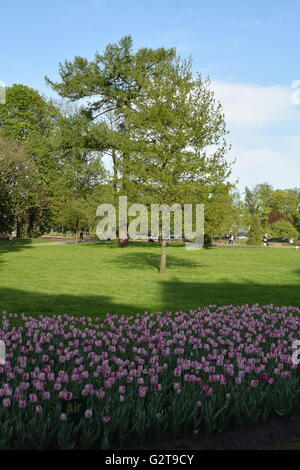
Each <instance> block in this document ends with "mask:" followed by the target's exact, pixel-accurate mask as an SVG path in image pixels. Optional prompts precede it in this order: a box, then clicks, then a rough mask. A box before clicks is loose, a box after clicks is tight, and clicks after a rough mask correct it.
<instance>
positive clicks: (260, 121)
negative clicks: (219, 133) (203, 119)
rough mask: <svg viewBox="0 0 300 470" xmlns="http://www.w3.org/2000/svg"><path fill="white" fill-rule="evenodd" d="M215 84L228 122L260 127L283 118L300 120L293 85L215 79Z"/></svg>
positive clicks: (239, 125) (217, 95)
mask: <svg viewBox="0 0 300 470" xmlns="http://www.w3.org/2000/svg"><path fill="white" fill-rule="evenodd" d="M212 86H213V88H214V90H215V94H216V97H217V98H218V99H219V100H220V101H221V103H222V105H223V108H224V111H225V116H226V118H227V122H228V124H229V126H230V125H233V126H238V127H241V126H249V125H250V126H251V127H252V128H261V127H266V126H269V125H272V124H274V123H276V122H281V121H282V120H293V119H298V120H299V122H300V113H299V110H298V109H297V107H296V106H295V105H294V104H293V101H292V97H293V92H294V90H292V88H291V87H284V86H279V85H273V86H261V85H251V84H250V85H247V84H231V83H221V82H213V83H212Z"/></svg>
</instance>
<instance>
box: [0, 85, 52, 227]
mask: <svg viewBox="0 0 300 470" xmlns="http://www.w3.org/2000/svg"><path fill="white" fill-rule="evenodd" d="M59 115H60V113H59V110H58V109H57V107H56V106H54V105H53V103H52V102H50V101H48V100H46V98H44V97H43V96H41V95H40V94H39V93H38V92H37V91H36V90H34V89H32V88H30V87H27V86H25V85H20V84H14V85H12V86H11V87H9V88H7V90H6V101H5V103H4V104H0V130H1V131H2V135H3V136H6V137H8V138H10V139H13V140H14V141H17V142H19V143H20V144H22V148H23V149H24V151H25V152H26V155H27V157H26V160H27V163H28V165H29V167H30V168H33V167H34V169H35V182H34V184H32V185H31V187H30V188H29V189H30V190H29V191H26V192H25V194H26V197H27V203H26V204H25V196H24V197H22V200H23V207H24V208H25V207H26V206H27V209H26V210H25V209H24V210H22V211H21V210H18V211H17V212H18V216H17V220H16V221H17V231H18V234H21V233H22V232H24V234H25V236H28V235H31V234H32V233H33V232H34V231H38V230H39V226H40V224H41V223H42V222H43V221H45V220H46V219H47V218H48V217H49V213H50V207H49V204H48V202H49V196H50V193H51V181H52V175H53V174H55V173H57V166H58V165H57V158H56V157H57V156H56V154H55V152H54V148H53V145H52V141H53V136H54V135H55V133H56V131H57V120H58V119H59Z"/></svg>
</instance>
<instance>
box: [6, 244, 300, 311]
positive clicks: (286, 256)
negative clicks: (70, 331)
mask: <svg viewBox="0 0 300 470" xmlns="http://www.w3.org/2000/svg"><path fill="white" fill-rule="evenodd" d="M159 257H160V247H159V245H157V244H151V243H148V244H139V243H135V244H132V245H130V246H129V247H127V248H118V247H117V246H116V245H115V244H114V243H101V242H95V243H82V244H78V245H52V246H29V247H21V246H15V247H13V248H11V249H9V248H8V247H7V246H2V247H0V310H1V311H3V310H5V311H7V312H14V313H20V312H25V313H30V314H33V313H34V314H38V313H43V314H54V313H55V314H63V313H67V314H76V315H79V316H97V315H102V314H104V313H107V312H110V313H125V314H130V313H137V312H144V311H148V312H156V311H162V312H165V311H172V312H174V311H177V310H184V311H187V310H189V309H196V308H198V307H202V306H205V305H209V304H216V305H224V304H227V305H228V304H235V305H239V304H245V303H248V304H253V303H260V304H267V303H273V304H275V305H295V306H298V307H300V250H298V251H296V250H295V249H292V248H282V249H280V248H269V249H264V248H261V249H260V248H257V249H256V248H252V249H251V248H249V249H247V248H232V249H230V248H213V249H203V250H199V251H187V250H186V249H185V248H184V247H183V246H169V247H168V270H167V273H166V274H165V275H163V276H161V275H160V274H159V273H158V267H159Z"/></svg>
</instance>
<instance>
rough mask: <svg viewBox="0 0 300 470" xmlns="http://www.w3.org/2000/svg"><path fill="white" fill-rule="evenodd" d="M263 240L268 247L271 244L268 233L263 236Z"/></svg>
mask: <svg viewBox="0 0 300 470" xmlns="http://www.w3.org/2000/svg"><path fill="white" fill-rule="evenodd" d="M263 242H264V246H266V247H268V246H269V239H268V234H267V233H265V234H264V236H263Z"/></svg>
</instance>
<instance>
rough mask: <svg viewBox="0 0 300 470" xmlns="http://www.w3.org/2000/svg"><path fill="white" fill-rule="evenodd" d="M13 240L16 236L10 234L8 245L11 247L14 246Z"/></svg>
mask: <svg viewBox="0 0 300 470" xmlns="http://www.w3.org/2000/svg"><path fill="white" fill-rule="evenodd" d="M13 240H14V236H13V234H12V233H11V232H10V234H9V235H8V245H9V246H10V247H11V246H12V244H13Z"/></svg>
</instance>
